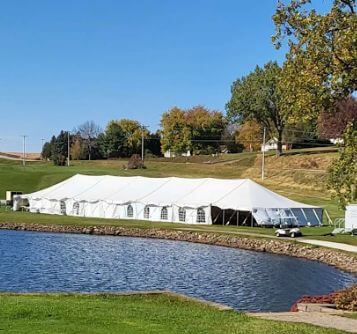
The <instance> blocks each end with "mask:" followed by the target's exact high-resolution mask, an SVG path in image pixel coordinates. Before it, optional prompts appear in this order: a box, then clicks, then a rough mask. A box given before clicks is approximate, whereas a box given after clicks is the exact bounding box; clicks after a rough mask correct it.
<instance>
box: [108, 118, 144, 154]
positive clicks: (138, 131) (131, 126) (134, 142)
mask: <svg viewBox="0 0 357 334" xmlns="http://www.w3.org/2000/svg"><path fill="white" fill-rule="evenodd" d="M115 122H116V123H117V124H118V126H119V127H120V128H121V130H122V132H123V134H124V136H125V140H124V142H123V148H122V149H123V153H124V155H125V156H131V155H133V154H135V153H139V152H140V151H141V139H142V138H141V137H142V131H144V139H145V138H146V137H147V135H148V131H147V130H145V129H143V127H142V125H141V124H140V123H139V122H138V121H135V120H131V119H126V118H123V119H120V120H118V121H115Z"/></svg>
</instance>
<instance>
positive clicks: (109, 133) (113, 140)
mask: <svg viewBox="0 0 357 334" xmlns="http://www.w3.org/2000/svg"><path fill="white" fill-rule="evenodd" d="M98 141H99V146H100V151H101V153H102V155H103V156H104V157H105V158H109V157H115V158H118V157H120V156H124V142H125V134H124V132H123V129H122V128H121V127H120V126H119V124H118V122H116V121H111V122H109V123H108V125H107V127H106V129H105V132H104V134H103V135H101V136H99V138H98Z"/></svg>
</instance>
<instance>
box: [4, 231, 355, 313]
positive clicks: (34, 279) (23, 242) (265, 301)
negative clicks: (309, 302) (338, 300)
mask: <svg viewBox="0 0 357 334" xmlns="http://www.w3.org/2000/svg"><path fill="white" fill-rule="evenodd" d="M356 282H357V278H356V276H353V275H351V274H348V273H344V272H342V271H340V270H337V269H335V268H333V267H330V266H327V265H325V264H322V263H318V262H314V261H309V260H302V259H297V258H292V257H287V256H281V255H273V254H267V253H258V252H252V251H245V250H239V249H232V248H225V247H218V246H209V245H202V244H194V243H188V242H178V241H167V240H155V239H143V238H128V237H110V236H92V235H75V234H52V233H37V232H20V231H4V230H3V231H0V291H15V292H25V291H27V292H30V291H48V292H50V291H63V292H74V291H78V292H103V291H111V292H117V291H133V290H135V291H137V290H164V289H165V290H172V291H175V292H179V293H184V294H187V295H190V296H194V297H199V298H204V299H207V300H211V301H215V302H219V303H223V304H227V305H230V306H232V307H234V308H235V309H238V310H250V311H258V310H261V311H263V310H264V311H282V310H287V309H289V307H290V306H291V304H292V303H293V302H294V301H296V300H297V299H298V298H299V297H300V296H301V295H304V294H313V295H316V294H324V293H328V292H331V291H333V290H336V289H340V288H343V287H346V286H349V285H351V284H353V283H356Z"/></svg>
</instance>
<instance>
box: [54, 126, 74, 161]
mask: <svg viewBox="0 0 357 334" xmlns="http://www.w3.org/2000/svg"><path fill="white" fill-rule="evenodd" d="M51 143H52V145H51V146H52V152H51V158H52V161H53V163H54V164H55V165H56V166H64V165H65V164H66V161H67V157H68V132H67V131H63V130H62V131H61V132H60V133H59V135H58V136H57V137H52V140H51ZM70 143H71V137H70Z"/></svg>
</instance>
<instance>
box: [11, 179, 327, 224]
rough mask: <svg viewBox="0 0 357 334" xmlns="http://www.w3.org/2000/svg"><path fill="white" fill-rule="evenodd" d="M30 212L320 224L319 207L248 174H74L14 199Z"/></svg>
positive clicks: (190, 221)
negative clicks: (216, 176)
mask: <svg viewBox="0 0 357 334" xmlns="http://www.w3.org/2000/svg"><path fill="white" fill-rule="evenodd" d="M23 200H28V204H29V208H30V211H31V212H39V213H48V214H64V215H71V216H83V217H100V218H123V219H145V220H152V221H171V222H182V223H188V224H195V223H200V224H212V223H215V222H216V223H224V224H238V223H239V224H247V225H250V224H251V223H253V222H254V223H256V224H258V225H273V224H277V223H282V222H285V223H295V224H298V225H302V226H303V225H308V224H309V225H319V224H321V222H322V209H321V208H318V207H315V206H311V205H306V204H303V203H299V202H295V201H292V200H290V199H288V198H286V197H284V196H281V195H278V194H276V193H274V192H272V191H270V190H268V189H267V188H264V187H263V186H261V185H259V184H257V183H255V182H253V181H251V180H249V179H229V180H223V179H213V178H202V179H187V178H178V177H168V178H147V177H141V176H132V177H121V176H110V175H103V176H89V175H79V174H78V175H75V176H73V177H71V178H69V179H67V180H65V181H63V182H60V183H58V184H56V185H54V186H51V187H49V188H46V189H43V190H40V191H37V192H35V193H32V194H27V195H21V196H18V197H16V198H15V199H14V210H17V209H19V205H20V203H21V201H23Z"/></svg>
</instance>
